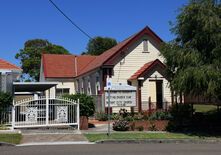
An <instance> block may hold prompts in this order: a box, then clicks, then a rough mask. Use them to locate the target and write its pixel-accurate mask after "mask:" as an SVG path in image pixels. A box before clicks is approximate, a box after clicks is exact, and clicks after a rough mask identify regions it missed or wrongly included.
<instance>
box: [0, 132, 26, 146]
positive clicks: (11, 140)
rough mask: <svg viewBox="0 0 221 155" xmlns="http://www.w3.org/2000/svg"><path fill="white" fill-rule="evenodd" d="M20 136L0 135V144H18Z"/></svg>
mask: <svg viewBox="0 0 221 155" xmlns="http://www.w3.org/2000/svg"><path fill="white" fill-rule="evenodd" d="M21 138H22V135H21V134H0V142H5V143H11V144H19V143H20V141H21Z"/></svg>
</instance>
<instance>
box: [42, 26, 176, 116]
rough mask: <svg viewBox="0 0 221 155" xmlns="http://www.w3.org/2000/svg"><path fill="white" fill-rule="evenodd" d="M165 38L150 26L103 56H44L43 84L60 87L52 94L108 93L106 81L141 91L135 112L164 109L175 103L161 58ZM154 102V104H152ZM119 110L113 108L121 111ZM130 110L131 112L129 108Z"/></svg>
mask: <svg viewBox="0 0 221 155" xmlns="http://www.w3.org/2000/svg"><path fill="white" fill-rule="evenodd" d="M162 42H163V41H162V39H161V38H160V37H159V36H158V35H157V34H156V33H154V32H153V31H152V30H151V29H150V28H149V27H145V28H144V29H142V30H141V31H140V32H138V33H136V34H134V35H132V36H131V37H129V38H127V39H125V40H124V41H122V42H120V43H118V44H117V45H116V46H114V47H113V48H111V49H109V50H107V51H105V52H104V53H103V54H101V55H99V56H88V55H82V56H75V55H57V54H43V55H42V60H41V71H40V81H42V82H44V81H54V82H59V84H58V85H57V86H56V87H54V88H53V89H51V90H50V92H51V95H53V94H56V95H60V94H63V93H70V94H71V93H85V94H88V95H101V94H103V93H104V87H105V85H106V78H107V77H108V76H109V77H111V78H112V82H113V83H121V84H129V85H132V86H135V87H136V88H137V107H135V108H134V110H135V111H139V112H141V111H143V110H148V109H149V108H150V105H151V108H154V109H163V108H166V107H167V106H168V105H170V104H171V103H172V101H173V97H172V95H171V94H172V93H171V91H170V88H169V82H168V80H167V77H166V75H165V65H164V64H163V61H164V58H163V57H161V56H160V45H161V43H162ZM149 103H151V104H149ZM118 110H119V108H113V109H112V111H113V112H117V111H118ZM128 110H130V109H128Z"/></svg>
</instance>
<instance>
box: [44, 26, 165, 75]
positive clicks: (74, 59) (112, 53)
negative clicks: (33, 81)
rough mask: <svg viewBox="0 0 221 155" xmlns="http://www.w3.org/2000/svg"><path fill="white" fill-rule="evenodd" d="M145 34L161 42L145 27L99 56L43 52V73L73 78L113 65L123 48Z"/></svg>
mask: <svg viewBox="0 0 221 155" xmlns="http://www.w3.org/2000/svg"><path fill="white" fill-rule="evenodd" d="M145 34H146V35H149V36H151V37H152V38H153V39H154V40H155V41H156V42H157V43H162V42H163V41H162V39H160V37H159V36H157V35H156V34H155V33H154V32H153V31H152V30H151V29H150V28H149V27H145V28H144V29H142V30H141V31H140V32H138V33H136V34H134V35H132V36H131V37H129V38H127V39H126V40H124V41H122V42H120V43H118V44H117V45H116V46H114V47H112V48H111V49H109V50H107V51H105V52H104V53H102V54H101V55H99V56H89V55H83V56H75V55H58V54H43V67H44V75H45V77H46V78H47V77H55V78H56V77H57V78H62V77H63V78H70V77H72V78H73V77H77V76H81V75H84V74H86V73H88V72H91V71H93V70H95V69H97V68H99V67H102V66H112V65H114V63H113V62H114V60H115V58H117V57H118V56H119V55H120V54H121V52H122V51H123V50H124V49H126V48H127V47H128V46H129V45H131V44H133V43H134V42H135V41H137V40H138V39H140V37H142V36H143V35H145Z"/></svg>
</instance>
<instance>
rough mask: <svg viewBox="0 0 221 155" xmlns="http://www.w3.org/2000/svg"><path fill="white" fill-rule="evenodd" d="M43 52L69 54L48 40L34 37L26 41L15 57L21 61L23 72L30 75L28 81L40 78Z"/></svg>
mask: <svg viewBox="0 0 221 155" xmlns="http://www.w3.org/2000/svg"><path fill="white" fill-rule="evenodd" d="M42 53H51V54H69V51H68V50H66V49H65V48H64V47H62V46H59V45H55V44H52V43H50V42H49V41H47V40H42V39H33V40H28V41H26V42H25V44H24V48H23V49H20V51H19V52H18V53H17V54H16V55H15V58H16V59H19V60H20V61H21V62H20V63H21V65H22V66H21V68H22V69H23V73H25V74H28V75H29V76H30V78H29V79H28V81H30V80H31V81H38V80H39V75H40V65H41V55H42Z"/></svg>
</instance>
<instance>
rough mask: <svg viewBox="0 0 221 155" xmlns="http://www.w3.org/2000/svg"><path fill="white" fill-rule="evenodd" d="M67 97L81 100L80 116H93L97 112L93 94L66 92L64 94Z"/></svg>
mask: <svg viewBox="0 0 221 155" xmlns="http://www.w3.org/2000/svg"><path fill="white" fill-rule="evenodd" d="M63 97H65V98H69V99H72V100H75V101H77V100H78V99H79V101H80V116H87V117H89V116H92V115H93V114H94V112H95V106H94V100H93V98H92V97H91V96H88V95H86V94H71V95H69V94H66V95H63Z"/></svg>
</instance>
